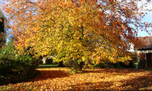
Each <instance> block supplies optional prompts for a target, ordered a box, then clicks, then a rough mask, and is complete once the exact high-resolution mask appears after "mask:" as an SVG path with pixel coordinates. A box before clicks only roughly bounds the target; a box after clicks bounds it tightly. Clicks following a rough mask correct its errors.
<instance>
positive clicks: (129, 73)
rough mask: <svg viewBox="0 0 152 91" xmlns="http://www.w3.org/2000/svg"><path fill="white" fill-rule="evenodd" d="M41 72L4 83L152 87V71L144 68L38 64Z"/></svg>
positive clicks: (20, 87) (30, 87) (49, 88)
mask: <svg viewBox="0 0 152 91" xmlns="http://www.w3.org/2000/svg"><path fill="white" fill-rule="evenodd" d="M37 70H39V71H40V75H38V76H37V77H35V78H34V79H30V80H29V81H27V82H23V83H17V84H8V85H3V86H0V91H1V90H2V91H3V90H7V91H8V90H10V91H13V90H15V91H16V90H17V91H24V90H25V91H37V90H41V91H58V90H61V91H76V90H78V91H88V90H89V91H95V90H152V71H150V70H140V69H115V68H104V69H101V68H95V69H94V70H92V69H85V71H84V73H79V74H69V71H70V69H68V68H58V67H56V68H43V69H42V68H38V69H37Z"/></svg>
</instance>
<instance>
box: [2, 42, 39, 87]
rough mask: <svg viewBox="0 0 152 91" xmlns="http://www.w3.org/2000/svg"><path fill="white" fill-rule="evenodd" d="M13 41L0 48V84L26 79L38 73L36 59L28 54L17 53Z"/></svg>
mask: <svg viewBox="0 0 152 91" xmlns="http://www.w3.org/2000/svg"><path fill="white" fill-rule="evenodd" d="M14 51H15V47H14V46H13V43H12V42H10V43H8V45H6V46H5V47H3V48H2V49H1V50H0V81H1V83H0V85H3V84H8V83H16V82H21V81H26V80H27V79H29V78H32V77H34V76H36V74H37V73H38V72H37V71H36V68H37V67H38V61H37V60H34V59H33V58H32V57H31V56H30V55H18V54H16V53H15V52H14Z"/></svg>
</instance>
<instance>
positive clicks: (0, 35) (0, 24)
mask: <svg viewBox="0 0 152 91" xmlns="http://www.w3.org/2000/svg"><path fill="white" fill-rule="evenodd" d="M5 19H6V18H5V17H4V15H3V13H2V11H0V47H2V46H3V45H5V42H6V32H5V28H4V26H5V25H4V20H5Z"/></svg>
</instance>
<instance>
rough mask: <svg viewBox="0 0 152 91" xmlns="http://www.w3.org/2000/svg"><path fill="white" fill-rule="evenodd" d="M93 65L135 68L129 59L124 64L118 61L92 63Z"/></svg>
mask: <svg viewBox="0 0 152 91" xmlns="http://www.w3.org/2000/svg"><path fill="white" fill-rule="evenodd" d="M94 67H99V68H135V65H134V63H133V61H130V62H129V64H128V65H127V64H125V63H122V62H119V63H110V62H108V63H99V64H96V65H94Z"/></svg>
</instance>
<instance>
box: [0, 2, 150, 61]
mask: <svg viewBox="0 0 152 91" xmlns="http://www.w3.org/2000/svg"><path fill="white" fill-rule="evenodd" d="M138 2H140V1H138ZM4 3H5V4H4V5H3V9H4V10H5V12H6V13H7V14H9V19H10V20H11V21H12V22H13V23H12V24H11V25H12V34H14V35H15V37H16V41H15V42H14V45H15V46H16V49H17V50H18V52H21V53H31V54H33V55H34V57H36V58H38V57H40V56H46V55H54V57H55V58H54V60H55V61H61V60H64V61H67V60H77V61H87V60H91V61H92V63H99V62H101V61H105V60H106V61H107V60H109V61H111V62H114V63H116V62H117V61H124V60H128V59H129V57H128V56H127V53H128V52H127V50H128V49H129V48H130V43H133V44H136V37H137V33H138V31H139V29H142V30H145V31H148V30H146V28H145V26H146V27H148V26H147V25H148V24H147V25H146V24H145V23H141V18H142V16H143V14H144V13H142V12H139V8H138V6H137V1H132V0H131V1H129V0H10V1H9V2H7V3H6V2H4ZM29 47H30V49H29V51H28V52H27V51H26V52H25V50H27V49H28V48H29ZM120 54H121V55H122V56H123V57H124V58H120V57H119V56H120Z"/></svg>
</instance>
